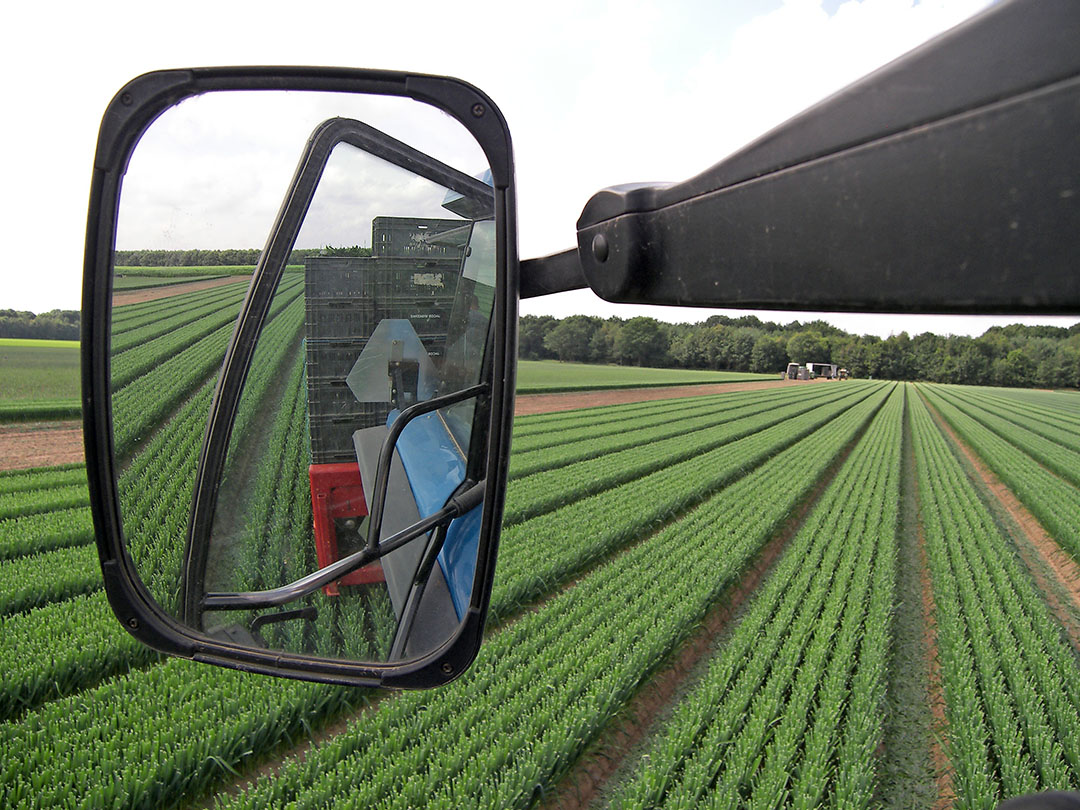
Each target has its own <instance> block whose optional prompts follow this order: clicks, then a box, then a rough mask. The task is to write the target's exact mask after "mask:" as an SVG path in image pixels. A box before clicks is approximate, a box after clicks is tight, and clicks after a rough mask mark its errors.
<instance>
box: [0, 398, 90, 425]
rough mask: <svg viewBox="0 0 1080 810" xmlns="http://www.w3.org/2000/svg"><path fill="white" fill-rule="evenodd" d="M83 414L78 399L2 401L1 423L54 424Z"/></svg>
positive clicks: (0, 404) (0, 403) (0, 405)
mask: <svg viewBox="0 0 1080 810" xmlns="http://www.w3.org/2000/svg"><path fill="white" fill-rule="evenodd" d="M81 414H82V404H81V403H80V402H79V399H78V397H71V398H68V399H39V400H35V401H33V402H25V401H23V400H21V399H15V400H8V401H7V402H4V401H0V423H5V422H54V421H57V420H59V419H78V418H79V416H80V415H81Z"/></svg>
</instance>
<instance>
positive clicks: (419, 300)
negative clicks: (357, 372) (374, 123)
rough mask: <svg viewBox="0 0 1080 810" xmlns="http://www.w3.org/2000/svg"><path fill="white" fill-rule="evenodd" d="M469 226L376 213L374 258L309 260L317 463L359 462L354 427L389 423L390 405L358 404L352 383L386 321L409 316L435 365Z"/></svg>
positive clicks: (311, 405)
mask: <svg viewBox="0 0 1080 810" xmlns="http://www.w3.org/2000/svg"><path fill="white" fill-rule="evenodd" d="M467 228H468V223H465V222H463V221H462V220H441V219H419V218H405V217H377V218H376V219H375V220H374V222H373V223H372V255H371V257H370V258H366V257H364V258H361V257H352V256H349V257H342V256H314V257H311V258H309V259H308V260H307V261H306V262H305V273H304V275H305V293H306V342H307V386H308V421H309V426H310V431H311V451H312V462H313V463H315V464H330V463H335V462H343V461H353V460H355V455H354V451H353V445H352V434H353V431H355V430H357V429H359V428H363V427H370V426H372V425H376V424H384V423H385V422H386V418H387V414H388V413H389V411H390V405H389V404H387V403H371V402H369V403H362V402H358V401H357V399H356V397H355V396H354V395H353V392H352V391H351V390H350V389H349V387H348V385H347V384H346V382H345V378H346V377H347V376H348V374H349V372H350V371H351V370H352V367H353V364H354V363H355V362H356V359H357V358H358V357H359V356H360V353H361V352H362V351H363V349H364V347H365V346H366V345H367V340H368V338H369V337H370V336H371V333H372V332H373V331H374V329H375V327H376V326H377V325H378V324H379V322H380V321H382V320H383V319H386V318H404V319H407V320H408V321H409V322H410V323H411V324H412V326H413V329H415V331H416V333H417V335H418V336H419V337H420V340H421V341H422V343H423V345H424V348H425V349H426V350H427V353H428V355H429V357H431V358H432V360H433V362H434V363H435V365H436V367H438V361H439V359H440V358H441V356H442V353H443V350H444V348H445V344H446V327H447V319H448V317H449V314H450V308H451V305H452V302H453V298H454V291H455V289H456V283H457V279H458V277H459V276H460V271H461V262H462V258H463V245H464V243H465V240H466V238H467V235H468V231H467Z"/></svg>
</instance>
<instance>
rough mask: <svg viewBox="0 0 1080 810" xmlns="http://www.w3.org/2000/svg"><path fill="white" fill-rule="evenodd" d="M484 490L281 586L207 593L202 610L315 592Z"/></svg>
mask: <svg viewBox="0 0 1080 810" xmlns="http://www.w3.org/2000/svg"><path fill="white" fill-rule="evenodd" d="M485 489H486V481H481V482H480V483H478V484H476V485H474V486H472V487H470V488H469V489H467V490H465V492H462V493H461V494H460V495H455V496H454V497H452V498H450V500H448V501H447V502H446V506H444V507H443V508H442V509H440V510H439V511H438V512H434V513H433V514H431V515H429V516H428V517H426V518H424V519H423V520H419V521H417V522H416V523H414V524H413V525H412V526H409V527H408V528H405V529H402V530H401V531H400V532H398V533H397V534H395V535H392V536H391V537H388V538H387V539H386V541H385V542H383V543H380V544H379V545H378V546H377V547H376V548H374V549H372V548H370V547H368V548H362V549H360V550H359V551H357V552H354V553H353V554H350V555H349V556H347V557H342V558H341V559H340V560H338V561H337V562H334V563H331V564H330V565H328V566H326V567H325V568H320V569H319V570H318V571H314V572H313V573H310V574H308V575H307V576H305V577H301V578H300V579H298V580H296V581H295V582H290V583H289V584H288V585H283V586H281V587H280V588H271V589H269V590H265V591H239V592H235V593H225V592H222V593H208V594H206V595H205V596H204V597H203V601H202V608H203V610H255V609H261V608H268V607H278V606H280V605H285V604H288V603H289V602H294V601H296V600H297V599H300V598H302V597H304V596H307V595H308V594H310V593H314V592H315V591H317V590H318V589H319V588H321V587H322V586H323V585H329V584H330V583H331V582H334V581H335V580H338V579H340V578H341V577H343V576H345V575H346V574H348V573H350V572H352V571H355V570H357V569H358V568H363V567H364V566H365V565H369V564H370V563H373V562H375V560H377V559H379V558H380V557H384V556H385V555H387V554H389V553H390V552H392V551H397V550H398V549H399V548H401V547H402V546H404V545H405V544H406V543H408V542H410V541H412V540H415V539H416V538H417V537H420V536H421V535H424V534H426V533H427V532H429V531H430V530H431V529H432V528H434V527H436V526H442V525H444V524H446V523H449V522H450V521H452V520H454V519H455V518H459V517H461V516H462V515H464V514H466V513H467V512H470V511H472V510H473V509H475V508H476V507H477V506H479V505H480V504H481V503H482V502H483V500H484V491H485Z"/></svg>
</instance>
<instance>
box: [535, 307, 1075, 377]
mask: <svg viewBox="0 0 1080 810" xmlns="http://www.w3.org/2000/svg"><path fill="white" fill-rule="evenodd" d="M518 357H519V359H521V360H545V359H556V358H557V359H559V360H562V361H570V362H579V363H618V364H621V365H634V366H637V365H646V366H653V367H674V368H695V369H713V370H728V371H751V372H757V373H762V374H768V373H779V372H781V371H783V370H784V368H785V367H786V366H787V364H788V362H789V361H793V362H797V363H836V364H837V365H838V366H841V367H843V368H846V369H848V371H849V372H850V373H851V376H852V377H856V378H864V379H865V378H867V377H873V378H877V379H886V380H926V381H928V382H945V383H960V384H963V385H1003V386H1013V387H1030V386H1034V387H1039V388H1077V387H1080V329H1078V328H1071V329H1063V328H1061V327H1058V326H1025V325H1023V324H1011V325H1010V326H1004V327H1002V326H995V327H991V328H990V329H987V330H986V332H985V333H984V334H983V335H981V336H980V337H977V338H971V337H965V336H958V335H949V336H948V337H942V336H941V335H935V334H932V333H930V332H924V333H922V334H920V335H915V336H914V337H911V336H909V335H908V333H907V332H901V333H900V334H898V335H890V336H889V337H888V338H885V339H884V340H882V339H881V338H879V337H877V336H875V335H862V336H858V335H850V334H848V333H846V332H844V331H843V330H841V329H838V328H837V327H835V326H831V325H830V324H827V323H825V322H824V321H810V322H809V323H800V322H799V321H792V322H791V323H789V324H787V325H784V326H781V325H780V324H776V323H766V322H764V321H761V320H760V319H758V318H756V317H754V316H752V315H748V316H744V317H741V318H729V317H726V316H723V315H713V316H711V317H709V318H708V319H706V320H705V321H704V322H703V323H697V324H687V323H680V324H668V323H661V322H659V321H656V320H654V319H652V318H631V319H630V320H625V321H624V320H623V319H621V318H608V319H607V320H601V319H600V318H597V317H593V316H586V315H571V316H569V317H567V318H564V319H562V320H558V319H556V318H553V317H551V316H550V315H542V316H536V315H525V316H523V317H522V318H521V321H520V337H519V342H518Z"/></svg>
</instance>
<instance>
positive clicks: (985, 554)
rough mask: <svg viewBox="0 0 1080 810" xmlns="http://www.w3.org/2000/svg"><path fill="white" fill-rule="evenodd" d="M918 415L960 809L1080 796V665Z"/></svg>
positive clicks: (918, 453) (924, 513)
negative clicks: (1061, 794)
mask: <svg viewBox="0 0 1080 810" xmlns="http://www.w3.org/2000/svg"><path fill="white" fill-rule="evenodd" d="M912 406H913V407H912V408H911V425H912V437H913V443H914V447H915V460H916V474H917V477H918V485H919V502H920V516H921V520H922V523H923V531H924V536H925V548H926V555H927V559H928V563H929V568H930V575H931V579H932V581H933V591H934V600H935V604H936V619H937V634H938V648H939V657H940V661H941V667H942V672H943V681H944V690H945V700H946V705H945V713H946V718H947V719H948V723H949V726H948V734H949V751H950V758H951V760H952V766H953V770H954V774H955V776H954V784H955V790H956V794H957V806H959V807H962V808H969V807H970V808H987V809H988V810H989V808H993V807H995V806H996V805H997V803H998V801H999V800H1001V799H1004V798H1008V797H1011V796H1015V795H1019V794H1023V793H1031V792H1034V791H1037V790H1050V789H1065V790H1068V789H1076V787H1077V786H1080V737H1077V734H1076V730H1077V729H1078V728H1080V714H1078V711H1080V708H1078V707H1080V669H1078V667H1077V664H1076V657H1075V655H1074V654H1073V652H1072V650H1071V649H1070V648H1069V647H1068V645H1067V644H1066V643H1065V642H1064V641H1063V639H1062V631H1061V627H1060V625H1057V624H1056V622H1055V621H1054V620H1053V618H1051V616H1050V614H1049V610H1048V608H1047V606H1046V604H1045V602H1044V601H1043V600H1042V599H1041V597H1040V595H1039V593H1038V592H1037V590H1036V588H1035V587H1034V585H1033V584H1032V582H1031V579H1030V575H1029V574H1028V573H1027V572H1026V571H1025V570H1023V569H1022V567H1021V565H1020V563H1019V562H1018V561H1017V559H1016V555H1015V552H1014V551H1012V550H1011V548H1010V547H1009V544H1008V542H1007V541H1006V539H1005V538H1004V537H1003V536H1002V534H1001V531H1000V530H999V529H998V528H997V526H996V525H995V523H994V520H993V518H992V517H991V515H990V514H989V512H988V511H987V509H986V507H985V506H984V505H983V503H982V502H981V501H980V499H979V497H978V494H977V493H976V491H975V489H974V487H973V485H972V484H971V482H970V481H969V479H968V478H967V476H966V475H965V473H964V471H963V469H962V468H961V466H960V464H959V462H958V460H957V458H956V457H955V456H954V455H953V453H952V452H950V450H949V448H948V446H947V444H946V442H945V439H944V437H943V436H942V435H941V433H940V432H939V431H938V430H937V428H936V427H935V426H934V424H933V422H932V420H931V418H930V414H929V412H928V410H927V409H926V407H925V406H924V405H923V403H922V402H921V400H919V399H918V398H917V397H913V398H912Z"/></svg>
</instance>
